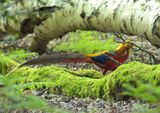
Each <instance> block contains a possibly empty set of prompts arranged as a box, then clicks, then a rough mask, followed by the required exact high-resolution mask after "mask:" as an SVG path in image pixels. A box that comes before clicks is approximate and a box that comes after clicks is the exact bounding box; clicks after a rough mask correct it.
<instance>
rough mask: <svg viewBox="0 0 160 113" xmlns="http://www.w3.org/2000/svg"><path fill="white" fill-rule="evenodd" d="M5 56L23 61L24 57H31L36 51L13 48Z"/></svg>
mask: <svg viewBox="0 0 160 113" xmlns="http://www.w3.org/2000/svg"><path fill="white" fill-rule="evenodd" d="M7 56H8V57H9V58H11V59H13V60H16V61H19V62H22V61H24V60H25V59H26V58H29V57H33V56H37V53H35V52H34V53H29V52H26V51H24V50H22V49H21V50H15V51H11V52H9V53H8V54H7Z"/></svg>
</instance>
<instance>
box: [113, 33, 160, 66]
mask: <svg viewBox="0 0 160 113" xmlns="http://www.w3.org/2000/svg"><path fill="white" fill-rule="evenodd" d="M115 35H116V36H117V37H118V38H120V39H121V40H122V41H123V42H126V40H125V39H124V38H123V37H122V35H118V34H115ZM141 35H142V34H141ZM141 35H139V36H136V38H137V37H140V36H141ZM127 43H130V44H133V45H134V46H135V47H137V48H138V49H139V50H141V51H144V52H145V53H147V54H149V55H150V56H151V57H152V59H153V61H154V64H156V63H158V62H159V60H158V59H157V58H156V57H155V56H154V55H153V54H152V53H150V52H148V51H147V50H145V49H142V48H141V47H139V46H138V45H136V44H135V43H133V42H127Z"/></svg>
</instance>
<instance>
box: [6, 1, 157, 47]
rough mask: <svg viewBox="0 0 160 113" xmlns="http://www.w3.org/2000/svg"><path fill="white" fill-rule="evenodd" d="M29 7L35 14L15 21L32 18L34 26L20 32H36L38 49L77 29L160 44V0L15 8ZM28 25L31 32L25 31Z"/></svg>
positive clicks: (31, 4) (49, 3)
mask: <svg viewBox="0 0 160 113" xmlns="http://www.w3.org/2000/svg"><path fill="white" fill-rule="evenodd" d="M40 1H43V2H44V4H42V2H40ZM37 3H38V4H37ZM26 7H27V8H28V9H30V12H32V13H28V12H29V11H28V12H25V13H23V14H25V16H24V15H23V16H22V14H21V15H17V16H16V17H15V18H16V19H17V18H18V19H19V20H18V23H17V24H19V23H21V22H22V23H23V22H24V21H23V19H24V17H25V18H30V20H31V25H33V26H31V25H30V24H29V25H28V23H27V24H26V23H23V24H21V27H19V31H20V32H21V34H27V33H32V32H34V33H35V42H36V45H35V43H34V47H35V48H34V49H35V50H37V49H39V50H44V49H45V48H46V44H47V43H48V42H49V41H50V40H52V39H54V38H59V37H61V36H63V35H64V34H66V33H68V32H71V31H75V30H97V31H102V32H114V33H124V34H127V35H141V36H143V37H145V38H146V39H147V40H148V41H150V42H151V43H152V44H154V45H157V46H159V45H160V2H159V1H157V0H49V1H45V0H36V1H34V2H33V1H31V0H27V1H25V2H23V5H22V4H20V3H19V5H16V6H15V7H14V9H18V10H19V9H20V10H22V9H23V8H26ZM35 7H36V8H35ZM31 9H32V10H31ZM7 25H10V27H12V28H13V29H15V28H16V29H17V26H15V25H14V26H11V21H8V23H7ZM27 25H28V26H29V27H28V26H27ZM26 26H27V28H28V29H29V30H28V29H27V30H25V29H24V27H26ZM5 28H6V27H5ZM20 28H21V29H20ZM22 36H23V35H22ZM32 49H33V48H32Z"/></svg>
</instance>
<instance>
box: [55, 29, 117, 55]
mask: <svg viewBox="0 0 160 113" xmlns="http://www.w3.org/2000/svg"><path fill="white" fill-rule="evenodd" d="M113 38H114V36H112V37H110V38H108V39H107V38H106V34H104V33H98V32H96V31H94V32H91V31H78V32H76V33H74V32H71V33H69V39H68V40H67V41H64V42H61V43H60V44H57V45H56V46H55V47H53V49H54V50H56V51H70V52H71V51H72V52H80V53H83V54H84V53H85V54H89V53H95V52H99V51H102V50H113V49H115V48H116V47H117V43H115V42H114V41H113Z"/></svg>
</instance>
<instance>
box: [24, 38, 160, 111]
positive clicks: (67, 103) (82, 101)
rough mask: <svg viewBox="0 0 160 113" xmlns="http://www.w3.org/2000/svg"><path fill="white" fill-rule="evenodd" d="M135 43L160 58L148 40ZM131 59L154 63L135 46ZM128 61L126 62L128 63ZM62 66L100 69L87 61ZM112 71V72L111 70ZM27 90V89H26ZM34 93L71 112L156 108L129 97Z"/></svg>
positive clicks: (75, 68) (76, 68)
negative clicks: (112, 97)
mask: <svg viewBox="0 0 160 113" xmlns="http://www.w3.org/2000/svg"><path fill="white" fill-rule="evenodd" d="M132 39H133V40H134V43H135V44H136V45H138V46H139V47H141V48H143V49H145V50H147V51H148V52H150V53H151V54H154V55H155V56H156V57H158V58H160V54H159V53H160V50H159V49H157V48H156V47H154V46H152V45H151V44H150V43H149V42H148V41H146V40H144V39H142V40H139V39H134V37H132ZM130 61H139V62H143V63H147V64H152V63H153V60H151V58H150V56H149V55H148V54H147V53H145V52H143V51H141V50H139V49H137V48H135V49H133V51H132V52H131V53H130V56H129V59H128V60H127V62H130ZM127 62H126V63H127ZM60 66H61V67H65V68H68V69H72V70H79V69H95V70H99V68H97V67H96V66H94V65H91V64H86V63H79V64H75V63H71V64H66V63H62V64H60ZM109 73H111V72H109ZM26 92H27V91H26ZM30 93H32V94H33V95H37V94H39V93H40V94H39V96H40V97H42V98H44V99H45V100H46V102H47V103H48V104H49V105H51V106H53V107H57V108H58V109H63V110H65V111H67V112H69V113H131V112H137V113H139V112H145V110H147V109H150V108H154V107H155V106H154V105H150V104H148V103H147V102H144V101H140V100H136V99H133V98H129V99H127V100H114V101H108V100H103V99H100V98H89V97H87V98H78V97H75V96H70V97H69V96H66V95H56V94H51V93H48V91H47V90H46V91H31V92H30Z"/></svg>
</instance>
